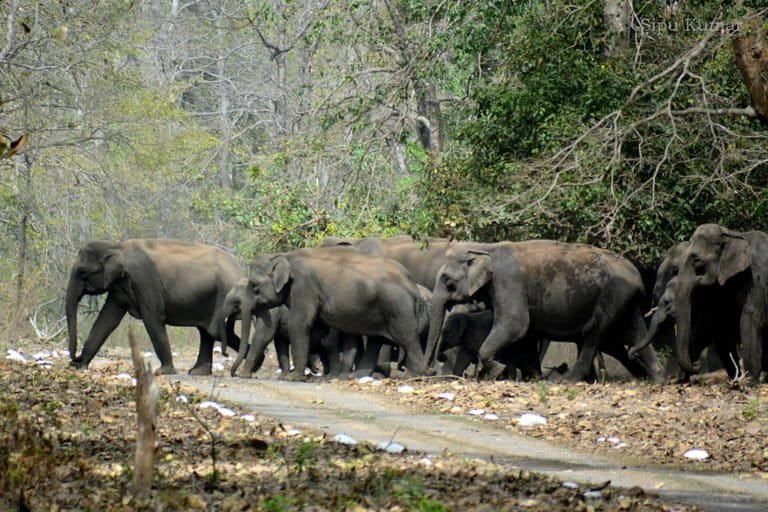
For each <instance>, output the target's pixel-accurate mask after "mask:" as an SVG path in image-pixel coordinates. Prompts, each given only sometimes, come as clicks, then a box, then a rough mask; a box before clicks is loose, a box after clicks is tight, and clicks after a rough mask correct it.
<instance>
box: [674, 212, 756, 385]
mask: <svg viewBox="0 0 768 512" xmlns="http://www.w3.org/2000/svg"><path fill="white" fill-rule="evenodd" d="M766 278H768V235H766V234H765V233H763V232H761V231H750V232H738V231H733V230H730V229H728V228H726V227H723V226H720V225H718V224H703V225H701V226H699V227H698V228H696V231H694V233H693V235H692V236H691V239H690V244H689V246H688V248H687V249H686V250H685V252H684V253H683V256H682V262H681V266H680V273H679V274H678V278H677V279H678V281H677V290H676V297H675V306H676V313H677V318H676V325H677V339H676V348H677V357H678V363H679V364H680V367H681V368H682V370H683V371H685V372H687V373H690V374H694V373H697V372H698V371H699V366H698V364H693V363H692V361H693V360H694V357H696V358H697V356H698V354H696V353H695V352H696V351H697V350H698V349H699V348H700V345H701V343H699V344H698V345H699V346H697V343H696V340H697V338H698V336H697V333H696V332H695V331H696V322H695V320H694V315H696V313H697V308H698V307H699V305H700V304H701V303H703V304H705V305H707V306H708V305H710V304H716V305H717V311H716V313H717V321H716V322H714V321H713V323H715V324H717V325H718V326H719V328H718V330H717V331H716V332H714V333H711V334H712V336H713V337H714V338H715V340H714V344H715V348H716V349H717V351H718V354H719V355H720V357H721V360H722V361H723V364H724V365H725V366H726V370H727V371H728V375H729V376H730V377H731V378H733V377H735V376H737V374H738V371H739V367H738V356H737V347H736V343H734V342H735V341H740V342H741V350H742V357H743V361H744V368H743V370H744V372H743V374H742V376H743V377H744V379H745V380H746V381H747V382H750V383H756V382H758V381H759V379H760V372H761V370H762V369H763V368H765V367H766V365H765V363H766V361H765V357H766V350H765V344H766V342H765V335H766V326H768V285H766ZM699 315H700V313H699ZM691 356H694V357H691ZM733 361H735V362H736V364H734V362H733Z"/></svg>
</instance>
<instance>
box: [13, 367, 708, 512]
mask: <svg viewBox="0 0 768 512" xmlns="http://www.w3.org/2000/svg"><path fill="white" fill-rule="evenodd" d="M126 370H127V364H120V363H118V364H114V365H110V366H108V367H104V368H99V369H97V370H90V371H89V372H88V373H80V372H75V371H73V370H69V369H65V368H62V367H61V364H60V365H57V366H54V368H53V369H52V370H45V369H41V368H38V367H35V366H34V365H23V364H19V363H15V362H7V361H0V427H2V428H0V474H1V475H2V476H3V478H0V486H2V488H1V489H0V509H16V508H19V509H22V508H23V507H28V508H29V509H31V510H57V511H58V510H87V509H90V510H116V511H121V510H123V511H129V510H131V511H132V510H160V511H164V510H221V511H227V512H228V511H233V512H234V511H242V510H274V511H283V510H285V511H288V510H316V511H321V510H348V511H368V510H424V511H427V510H429V511H443V510H531V511H538V510H541V511H547V512H556V511H558V510H581V511H587V510H590V509H592V510H648V511H655V510H668V506H665V505H660V504H659V503H658V502H657V501H656V497H655V496H651V495H647V494H644V493H643V492H642V491H641V490H639V489H629V490H618V489H613V488H606V489H602V490H601V491H599V497H597V498H587V497H585V496H584V494H585V492H587V491H588V490H587V489H585V488H583V487H579V486H577V485H569V486H564V485H563V484H562V483H561V482H558V481H556V480H553V479H551V478H547V477H542V476H540V475H536V474H532V473H528V472H525V471H521V470H519V469H515V468H513V467H509V466H504V465H497V464H492V463H487V462H482V461H472V460H465V459H459V458H451V457H448V456H441V457H425V456H424V454H418V453H408V452H405V454H401V455H397V456H394V455H388V454H385V453H382V452H379V451H376V449H375V447H372V446H370V445H368V444H365V443H359V444H358V445H355V446H345V445H342V444H339V443H335V442H332V441H331V440H330V439H329V438H328V437H326V435H325V434H322V433H314V432H302V433H300V434H299V435H297V434H296V433H295V431H296V429H293V428H291V427H290V426H286V425H279V424H278V423H276V422H274V421H272V420H270V419H268V418H264V417H260V416H258V414H257V413H256V412H254V411H241V410H238V409H237V407H235V406H233V405H228V407H230V408H231V409H233V410H234V411H235V412H236V414H235V415H234V416H223V415H222V414H221V413H220V412H219V410H217V409H216V408H214V407H208V408H203V409H201V408H200V407H199V405H200V403H201V402H203V401H204V400H206V399H208V398H209V397H204V396H200V395H199V394H197V393H195V392H193V391H191V390H189V389H175V388H171V387H170V386H169V385H168V383H167V381H166V380H165V379H162V378H160V379H159V382H160V383H161V384H164V385H163V387H162V391H161V396H160V412H159V416H158V438H159V439H160V440H161V441H160V444H159V446H158V453H157V461H158V462H157V466H156V474H155V479H154V483H153V490H152V494H151V496H150V497H149V498H148V499H147V500H146V501H142V502H137V501H136V500H135V499H134V498H133V497H132V496H131V495H130V494H129V492H130V491H129V489H130V480H131V464H132V456H133V442H134V438H135V421H136V420H135V416H134V410H135V408H134V404H133V396H134V395H133V393H134V387H133V385H132V383H131V381H130V380H127V379H118V378H116V376H117V375H118V374H119V373H120V372H123V371H126ZM462 386H464V384H459V387H458V388H456V390H455V391H453V392H455V393H456V397H455V401H456V402H461V403H465V405H466V406H467V407H469V406H470V405H471V406H482V407H483V408H485V409H486V410H487V412H491V411H492V412H494V413H498V414H499V416H500V417H502V418H504V417H505V416H504V415H505V412H504V411H505V405H506V401H507V400H512V399H515V397H516V396H517V395H516V394H515V392H514V390H513V389H512V388H510V390H509V391H505V392H504V393H507V395H505V394H504V393H496V394H494V397H493V398H488V397H486V396H485V394H484V392H479V391H478V392H475V391H473V392H467V390H468V388H466V389H465V388H463V387H462ZM414 387H416V388H417V389H416V390H415V392H414V393H411V394H401V395H402V396H404V397H407V399H409V400H425V401H430V402H434V403H435V404H439V406H440V407H451V406H452V403H453V401H451V400H448V399H446V398H440V399H436V398H432V395H431V392H430V391H428V390H426V389H425V388H424V387H423V386H422V385H421V384H417V385H415V386H414ZM386 388H387V389H389V390H390V391H391V390H392V389H396V387H395V388H391V387H390V386H388V385H387V386H386ZM392 392H393V393H396V392H394V391H392ZM182 394H183V396H185V397H186V401H185V400H184V399H178V398H179V396H180V395H182ZM496 395H498V396H496ZM438 400H439V401H438ZM470 402H471V403H470ZM192 411H194V414H193V413H192ZM244 413H252V414H253V417H252V418H251V417H249V418H245V419H244V418H243V414H244ZM212 438H213V439H214V440H215V442H214V443H213V444H212V443H211V439H212ZM214 460H215V464H214V463H213V462H214ZM677 510H681V511H686V510H695V509H694V508H689V507H685V506H680V507H679V508H677Z"/></svg>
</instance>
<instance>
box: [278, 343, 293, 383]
mask: <svg viewBox="0 0 768 512" xmlns="http://www.w3.org/2000/svg"><path fill="white" fill-rule="evenodd" d="M275 353H276V354H277V366H278V367H279V368H280V373H281V375H283V376H285V375H288V374H289V373H291V343H290V340H289V339H288V338H287V337H286V336H283V335H282V334H276V335H275Z"/></svg>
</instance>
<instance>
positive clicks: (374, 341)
mask: <svg viewBox="0 0 768 512" xmlns="http://www.w3.org/2000/svg"><path fill="white" fill-rule="evenodd" d="M382 345H383V343H382V341H381V338H380V337H378V336H368V337H367V340H366V343H365V351H364V352H363V357H362V359H360V363H359V364H358V365H357V368H356V369H355V371H354V372H353V373H352V374H351V377H353V378H357V377H364V376H367V375H370V374H372V373H373V371H374V370H375V369H376V363H377V362H378V359H379V353H380V352H381V347H382Z"/></svg>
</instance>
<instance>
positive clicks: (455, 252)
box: [427, 240, 662, 381]
mask: <svg viewBox="0 0 768 512" xmlns="http://www.w3.org/2000/svg"><path fill="white" fill-rule="evenodd" d="M473 298H477V299H481V300H484V301H485V302H486V303H487V304H490V305H491V308H492V310H493V313H494V319H493V326H492V328H491V331H490V333H489V334H488V337H487V338H486V339H485V340H484V342H483V344H482V347H481V348H480V351H479V358H480V362H481V364H482V365H483V367H484V368H488V370H487V375H488V377H489V378H495V376H497V375H498V374H499V373H501V371H503V367H501V366H502V365H500V364H499V363H496V362H494V358H495V356H496V354H498V353H499V352H501V351H502V350H504V349H506V348H507V347H508V346H510V345H511V344H514V343H517V342H519V341H521V340H524V339H526V337H527V336H528V335H529V334H530V333H536V335H537V336H540V337H541V338H544V339H549V340H553V341H560V340H562V341H575V342H576V343H578V344H580V346H581V350H580V351H579V356H578V359H577V361H576V364H575V365H574V367H573V368H572V369H571V370H570V372H569V374H568V375H567V378H568V379H570V380H583V379H585V378H587V377H588V376H589V375H590V374H591V372H592V369H591V368H592V361H593V360H594V358H595V356H596V355H597V352H598V350H600V351H603V352H605V353H607V354H610V355H612V356H614V357H615V358H617V359H618V360H619V361H620V362H621V363H622V364H624V366H626V367H627V369H628V370H629V371H630V372H632V373H633V374H634V375H635V376H638V377H643V376H647V377H650V378H652V379H654V380H656V381H660V380H661V378H662V377H661V368H660V366H659V364H658V361H657V359H656V353H655V352H654V350H653V347H650V346H649V347H646V348H645V349H644V350H643V351H642V352H641V359H640V361H633V360H631V359H630V358H629V357H628V354H627V348H626V346H625V345H629V346H633V345H635V344H636V343H638V342H640V340H642V339H643V337H644V336H645V332H646V327H645V322H644V320H643V317H642V307H643V301H644V289H643V284H642V280H641V278H640V274H639V273H638V271H637V269H636V268H635V267H634V266H633V265H632V264H631V263H629V262H628V261H627V260H625V259H624V258H621V257H620V256H618V255H616V254H613V253H611V252H608V251H605V250H602V249H598V248H595V247H591V246H588V245H580V244H564V243H559V242H552V241H547V240H537V241H529V242H501V243H495V244H479V243H456V244H453V245H452V246H451V247H450V248H449V249H448V251H447V252H446V255H445V263H444V264H443V266H442V267H441V268H440V270H439V272H438V275H437V279H436V283H435V288H434V290H433V298H432V314H431V318H430V325H429V338H428V342H427V362H428V363H431V361H432V358H433V355H434V353H435V349H436V347H437V345H438V338H439V336H440V332H441V331H442V328H443V321H444V319H445V313H446V311H447V309H448V307H449V306H450V305H451V304H452V303H461V302H468V301H471V300H472V299H473ZM500 367H501V368H500Z"/></svg>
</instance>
